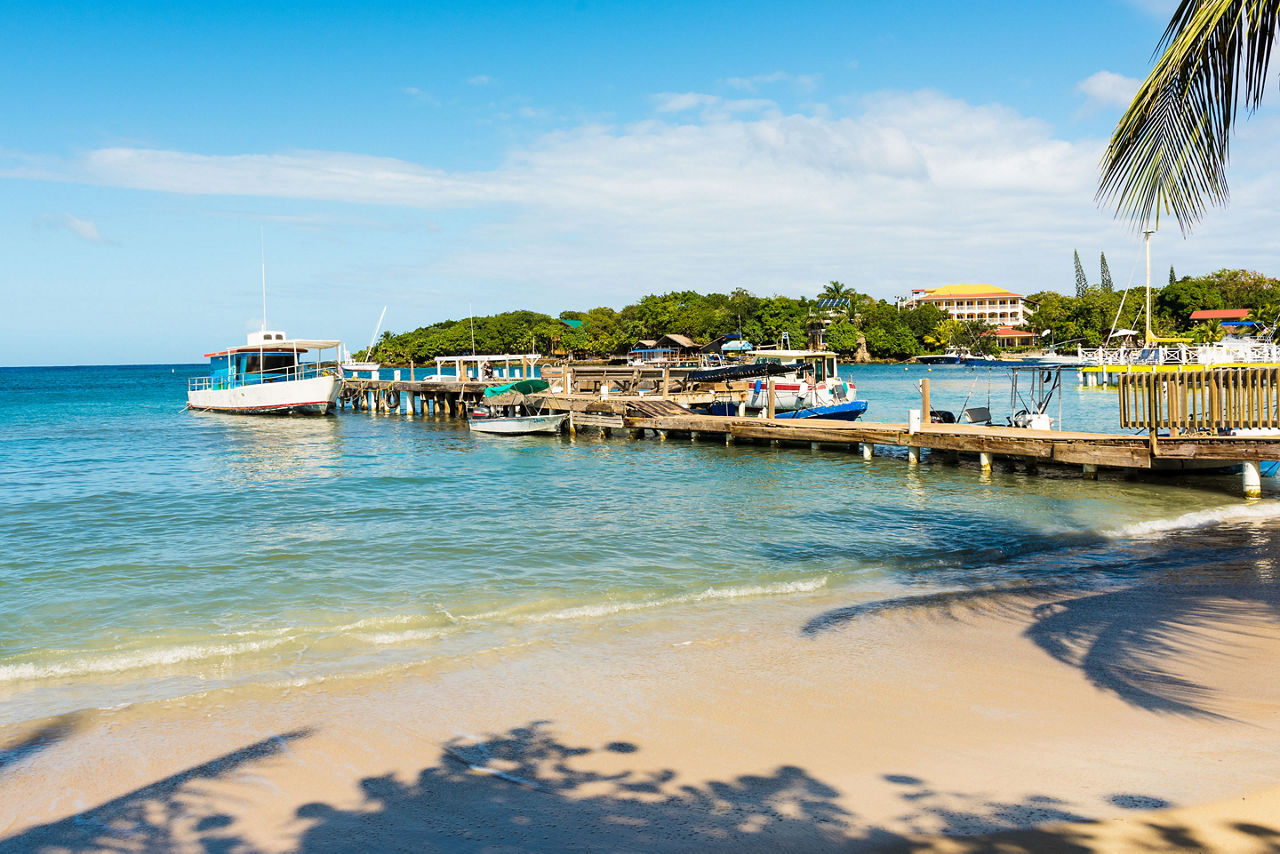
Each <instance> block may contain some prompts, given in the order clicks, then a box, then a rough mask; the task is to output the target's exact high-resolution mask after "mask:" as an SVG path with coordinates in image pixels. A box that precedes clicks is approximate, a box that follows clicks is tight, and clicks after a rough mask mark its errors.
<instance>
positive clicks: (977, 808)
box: [0, 721, 1280, 854]
mask: <svg viewBox="0 0 1280 854" xmlns="http://www.w3.org/2000/svg"><path fill="white" fill-rule="evenodd" d="M304 734H305V733H302V732H298V733H287V734H284V735H281V736H277V737H275V738H271V739H266V740H264V741H261V742H258V743H257V744H254V745H250V746H248V747H246V748H243V749H241V750H238V751H235V752H234V753H230V754H227V755H226V756H223V757H221V758H219V759H217V760H215V761H213V762H209V763H205V764H203V765H199V766H196V767H194V768H191V769H188V770H187V771H185V772H183V773H181V774H177V775H174V776H172V777H169V778H167V779H165V780H161V781H158V782H156V783H154V784H152V785H149V786H147V787H145V788H142V789H138V790H137V791H135V792H131V793H130V794H128V795H125V796H123V797H121V798H117V799H116V800H113V801H111V802H109V803H105V804H103V805H101V806H99V807H96V808H94V809H92V810H89V811H87V812H84V813H81V814H79V815H77V816H74V817H72V818H69V819H66V820H63V821H60V822H55V823H52V824H48V825H44V826H42V827H37V828H33V829H31V830H29V831H27V832H25V833H23V834H21V835H19V836H15V837H12V838H10V839H7V840H4V841H0V852H6V854H7V852H17V851H24V852H26V851H46V850H49V851H52V850H58V851H76V852H80V851H99V850H104V849H109V850H170V849H174V848H181V849H183V850H202V851H206V852H231V851H236V852H243V851H252V850H254V849H253V847H252V846H251V844H250V843H249V842H248V841H247V839H246V838H245V836H244V834H243V833H242V832H241V831H240V830H238V829H237V826H236V825H237V818H236V817H235V816H233V815H229V814H227V813H226V812H224V811H221V810H219V809H217V808H215V807H213V806H212V805H211V804H209V803H208V802H207V801H202V798H201V792H200V787H199V786H198V785H192V784H198V782H199V781H201V780H207V779H210V778H215V777H219V776H222V775H225V774H228V773H230V772H232V771H235V770H237V769H240V768H242V767H243V766H246V765H248V764H250V763H252V762H254V761H257V760H259V759H263V758H266V757H268V756H271V755H272V754H274V753H277V752H278V751H280V750H281V749H282V748H283V746H284V745H285V744H286V742H288V741H290V740H292V739H296V738H300V737H302V736H303V735H304ZM639 753H640V749H639V748H638V747H637V746H636V745H634V744H631V743H629V742H620V741H616V742H612V743H610V744H607V745H604V746H601V747H584V746H573V745H568V744H565V743H564V742H562V741H560V740H559V739H557V738H556V737H555V736H554V734H553V732H552V729H551V727H550V725H549V724H548V723H547V722H545V721H535V722H532V723H530V724H528V725H526V726H521V727H517V728H514V729H512V730H510V731H508V732H505V733H502V734H499V735H495V736H492V737H490V738H487V739H485V740H482V741H471V742H466V743H463V742H451V743H449V744H447V745H442V751H441V754H440V757H439V760H438V762H437V763H436V764H434V765H432V766H430V767H426V768H424V769H422V771H421V772H419V773H418V775H417V777H416V779H412V780H400V779H396V778H394V777H392V776H378V777H366V778H364V779H362V780H360V781H359V783H358V786H359V790H360V794H361V797H362V799H363V802H362V803H361V804H360V805H359V806H358V807H356V808H352V809H341V808H338V807H335V806H333V805H330V804H324V803H310V804H306V805H303V806H301V807H299V808H298V810H297V812H296V815H297V818H298V819H299V822H298V823H299V825H300V826H301V829H300V830H299V831H298V834H299V835H298V837H297V839H296V842H295V843H294V844H291V845H290V846H289V847H290V848H291V849H293V850H297V851H301V852H312V854H321V852H338V851H344V852H345V851H355V850H358V851H374V852H377V851H482V850H483V851H496V850H501V851H566V850H581V851H603V852H614V851H618V852H621V851H694V850H696V851H742V850H749V851H776V850H790V851H806V852H807V851H881V850H884V851H903V852H912V851H923V850H926V849H927V848H928V847H929V844H930V843H929V842H928V841H927V840H926V839H925V837H937V836H939V835H941V836H948V837H962V838H960V839H953V843H952V845H953V847H952V850H959V851H966V852H983V851H992V852H994V851H1003V852H1018V851H1062V852H1077V851H1079V852H1083V851H1091V850H1096V849H1095V848H1092V847H1090V844H1089V842H1090V839H1089V827H1090V825H1088V824H1087V823H1085V824H1080V825H1077V826H1075V827H1070V828H1050V829H1035V828H1034V825H1039V824H1044V823H1051V822H1077V823H1079V822H1085V821H1086V819H1085V818H1084V817H1083V816H1082V815H1080V814H1079V813H1078V812H1077V811H1075V810H1073V809H1072V808H1071V806H1070V805H1069V804H1067V803H1065V802H1063V801H1061V800H1058V799H1055V798H1052V797H1049V796H1047V795H1033V796H1029V797H1027V798H1025V799H1023V800H1022V801H1020V802H1017V803H1006V802H998V801H990V800H986V799H982V798H978V797H973V796H965V795H962V794H957V793H954V792H941V791H935V790H934V789H933V788H931V787H930V786H929V784H928V783H927V782H926V781H925V780H923V779H920V778H918V777H915V776H912V775H909V774H885V775H883V777H882V782H883V784H884V785H886V786H889V787H890V788H891V790H892V791H893V793H894V794H895V796H896V797H897V799H898V800H899V801H900V803H901V805H902V807H901V808H902V812H901V814H900V815H898V816H896V817H895V818H896V820H895V822H894V826H895V827H896V828H900V829H901V831H900V832H890V831H888V830H885V829H883V828H877V827H875V826H874V825H871V824H868V823H866V822H862V821H859V818H858V816H857V815H856V814H855V813H853V812H850V811H849V810H848V809H847V808H845V807H843V806H841V805H840V804H839V803H838V802H837V801H838V798H839V794H840V793H839V792H838V791H836V790H835V789H834V788H833V787H831V786H830V785H827V784H825V783H823V782H822V781H820V780H817V779H815V778H814V777H812V776H811V775H809V774H808V773H806V772H805V771H804V770H803V769H801V768H796V767H794V766H782V767H779V768H777V769H776V770H775V771H774V772H773V773H771V774H768V775H747V776H740V777H737V778H735V779H733V780H728V781H710V782H701V783H697V784H689V783H682V782H681V781H680V780H679V779H678V774H677V772H676V771H674V770H671V769H664V770H659V771H640V770H620V771H613V772H610V773H602V772H597V771H591V770H586V769H587V767H589V766H590V765H591V764H593V763H592V757H593V755H594V758H595V759H597V760H598V759H601V758H612V760H613V762H614V763H615V764H616V761H617V757H618V756H627V757H632V756H636V755H637V754H639ZM606 754H614V756H613V757H606ZM606 764H608V763H606ZM1111 801H1112V803H1113V804H1115V805H1117V806H1120V807H1122V808H1135V809H1136V808H1143V809H1147V808H1151V807H1156V806H1163V805H1165V804H1164V802H1163V801H1160V800H1159V799H1156V798H1151V797H1147V796H1143V795H1134V794H1122V793H1118V794H1115V795H1112V796H1111ZM1027 828H1031V829H1027ZM1235 830H1236V831H1237V832H1238V833H1241V834H1246V836H1245V837H1242V839H1246V838H1249V839H1252V840H1253V841H1255V842H1257V841H1270V840H1276V839H1280V832H1277V831H1276V830H1274V829H1272V828H1268V827H1262V826H1257V825H1241V826H1239V827H1236V828H1235ZM1161 833H1162V836H1163V838H1164V839H1165V840H1166V843H1167V846H1166V847H1167V849H1168V850H1187V851H1193V850H1201V849H1202V848H1203V845H1201V843H1200V842H1199V840H1198V839H1197V838H1196V835H1195V833H1194V832H1193V831H1192V830H1191V829H1189V828H1185V827H1179V826H1176V825H1172V824H1171V825H1169V826H1168V827H1163V828H1162V830H1161Z"/></svg>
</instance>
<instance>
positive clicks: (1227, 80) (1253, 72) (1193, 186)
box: [1098, 0, 1280, 235]
mask: <svg viewBox="0 0 1280 854" xmlns="http://www.w3.org/2000/svg"><path fill="white" fill-rule="evenodd" d="M1277 31H1280V0H1182V2H1181V3H1180V4H1179V5H1178V8H1177V10H1176V11H1175V12H1174V14H1173V18H1172V20H1170V22H1169V26H1168V28H1167V29H1166V30H1165V33H1164V35H1163V37H1162V38H1161V40H1160V44H1159V46H1158V47H1157V48H1156V51H1157V53H1158V54H1159V59H1158V60H1157V62H1156V65H1155V67H1154V68H1153V69H1152V71H1151V74H1150V75H1148V77H1147V79H1146V80H1145V81H1143V83H1142V85H1141V86H1140V87H1139V89H1138V93H1137V95H1136V96H1134V99H1133V103H1132V104H1130V105H1129V109H1128V110H1127V111H1126V112H1125V114H1124V116H1122V117H1121V119H1120V122H1119V124H1117V125H1116V129H1115V132H1114V134H1113V135H1112V137H1111V143H1110V144H1109V145H1108V146H1107V151H1106V154H1104V155H1103V159H1102V169H1101V172H1102V175H1101V179H1100V181H1099V189H1098V200H1099V201H1100V202H1103V203H1111V204H1114V205H1115V207H1116V215H1117V216H1118V217H1121V218H1123V219H1127V220H1130V221H1131V222H1133V224H1134V225H1135V226H1137V227H1138V228H1147V227H1149V226H1154V225H1157V224H1158V223H1159V219H1160V214H1161V213H1162V212H1163V213H1168V214H1171V215H1172V216H1173V217H1174V218H1175V219H1176V220H1177V221H1178V226H1179V227H1180V228H1181V229H1182V232H1183V234H1184V235H1185V234H1186V233H1187V232H1188V231H1189V230H1190V228H1191V226H1192V225H1194V224H1195V223H1196V222H1198V221H1199V220H1200V217H1201V216H1202V215H1203V214H1204V210H1205V207H1206V203H1209V204H1216V205H1223V204H1226V202H1227V200H1228V198H1229V192H1228V188H1227V177H1226V166H1227V160H1228V155H1229V150H1230V137H1231V129H1232V126H1233V125H1234V123H1235V120H1236V118H1237V115H1238V107H1239V104H1240V101H1241V98H1242V97H1243V101H1244V105H1245V107H1246V109H1248V110H1250V111H1252V110H1255V109H1257V107H1258V105H1259V103H1260V102H1261V101H1262V96H1263V93H1264V91H1265V89H1266V79H1267V69H1268V65H1269V64H1270V60H1271V49H1272V46H1273V44H1274V41H1275V37H1276V34H1277Z"/></svg>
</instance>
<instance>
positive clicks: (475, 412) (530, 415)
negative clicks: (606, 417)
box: [467, 379, 569, 436]
mask: <svg viewBox="0 0 1280 854" xmlns="http://www.w3.org/2000/svg"><path fill="white" fill-rule="evenodd" d="M549 387H550V384H549V383H548V382H547V381H546V380H544V379H527V380H518V381H517V382H513V383H506V384H505V385H499V386H490V387H489V388H486V389H485V390H484V397H485V402H484V403H483V404H481V405H479V406H476V407H474V408H472V410H471V411H470V412H468V413H467V427H468V428H469V429H471V430H474V431H475V432H477V433H500V434H503V435H506V436H521V435H527V434H530V433H559V432H560V427H561V425H563V424H564V420H565V419H566V418H568V417H569V413H567V412H556V413H551V414H543V413H541V412H530V411H529V410H530V409H531V408H532V407H533V404H532V403H531V402H530V400H529V398H528V395H531V394H537V393H539V392H544V391H546V390H547V389H548V388H549Z"/></svg>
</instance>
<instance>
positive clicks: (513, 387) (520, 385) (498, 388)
mask: <svg viewBox="0 0 1280 854" xmlns="http://www.w3.org/2000/svg"><path fill="white" fill-rule="evenodd" d="M549 388H551V383H549V382H547V381H546V380H520V381H519V382H514V383H507V384H506V385H495V386H490V387H489V388H487V389H485V390H484V396H485V397H497V396H498V395H500V394H506V393H507V392H509V391H514V392H519V393H520V394H534V393H536V392H540V391H546V390H547V389H549Z"/></svg>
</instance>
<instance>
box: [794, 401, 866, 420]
mask: <svg viewBox="0 0 1280 854" xmlns="http://www.w3.org/2000/svg"><path fill="white" fill-rule="evenodd" d="M866 411H867V402H866V401H865V400H850V401H846V402H845V403H834V404H831V405H830V406H811V407H809V408H808V409H794V410H791V411H790V412H778V413H775V414H774V416H773V417H774V418H828V419H831V420H833V421H857V420H858V419H859V418H860V417H861V416H862V413H864V412H866Z"/></svg>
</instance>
